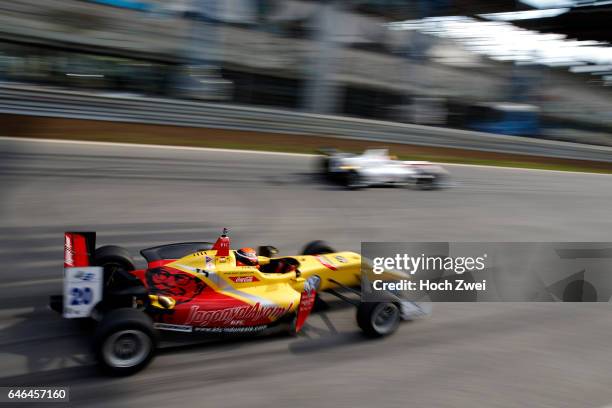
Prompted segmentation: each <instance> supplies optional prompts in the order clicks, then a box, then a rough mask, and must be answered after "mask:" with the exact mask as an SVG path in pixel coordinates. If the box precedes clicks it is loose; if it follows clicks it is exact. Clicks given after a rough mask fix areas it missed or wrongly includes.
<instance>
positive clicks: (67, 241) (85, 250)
mask: <svg viewBox="0 0 612 408" xmlns="http://www.w3.org/2000/svg"><path fill="white" fill-rule="evenodd" d="M95 248H96V233H95V232H66V233H64V291H63V292H64V293H63V297H62V303H63V304H62V315H63V316H64V317H65V318H67V319H74V318H78V317H89V316H90V315H91V312H92V310H93V309H94V307H95V306H96V304H98V302H100V301H101V300H102V290H103V282H104V268H102V267H101V266H93V265H94V253H95Z"/></svg>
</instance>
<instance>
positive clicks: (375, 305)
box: [357, 302, 401, 337]
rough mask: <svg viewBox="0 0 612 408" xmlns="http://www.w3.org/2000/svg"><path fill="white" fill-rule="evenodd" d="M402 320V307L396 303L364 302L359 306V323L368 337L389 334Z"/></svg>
mask: <svg viewBox="0 0 612 408" xmlns="http://www.w3.org/2000/svg"><path fill="white" fill-rule="evenodd" d="M400 321H401V315H400V309H399V307H398V306H397V305H396V304H395V303H391V302H364V303H360V304H359V306H358V307H357V325H358V326H359V328H360V329H361V330H362V331H363V332H364V334H365V335H366V336H368V337H384V336H389V335H391V334H393V333H394V332H395V331H396V330H397V328H398V327H399V324H400Z"/></svg>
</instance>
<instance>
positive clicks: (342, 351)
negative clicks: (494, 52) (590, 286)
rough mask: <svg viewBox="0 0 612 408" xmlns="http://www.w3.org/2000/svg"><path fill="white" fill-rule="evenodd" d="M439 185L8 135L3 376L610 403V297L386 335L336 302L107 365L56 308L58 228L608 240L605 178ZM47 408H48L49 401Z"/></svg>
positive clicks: (133, 235)
mask: <svg viewBox="0 0 612 408" xmlns="http://www.w3.org/2000/svg"><path fill="white" fill-rule="evenodd" d="M449 169H450V170H451V172H452V174H453V180H454V182H455V186H454V187H453V188H450V189H446V190H441V191H416V190H410V189H402V188H373V189H368V190H364V191H356V192H353V191H346V190H343V189H341V188H338V187H336V186H333V185H329V184H326V183H324V182H322V180H319V179H318V178H317V177H315V176H314V175H313V158H312V157H309V156H301V155H281V154H263V153H248V152H231V151H213V150H196V149H169V148H153V147H145V148H143V147H134V146H131V147H126V146H110V145H96V144H78V143H77V144H74V143H50V142H33V141H15V140H9V139H0V188H1V199H0V214H1V220H2V223H1V226H0V243H1V244H0V263H1V265H2V274H1V275H0V276H2V280H1V282H0V386H16V385H23V386H25V385H67V386H70V387H71V400H72V402H71V405H72V406H87V407H108V406H113V407H123V406H148V407H157V406H164V407H168V406H181V407H188V406H207V407H218V406H222V407H244V406H249V407H274V406H308V407H325V406H333V407H358V406H363V407H373V406H381V407H407V406H424V407H555V408H561V407H602V406H606V405H608V404H610V403H612V387H610V384H611V380H612V376H611V369H610V367H612V341H611V339H612V313H610V305H609V304H606V303H602V304H558V303H557V304H553V303H547V304H528V303H512V304H510V303H504V304H501V303H499V304H483V303H481V304H437V305H435V307H434V311H433V314H432V316H430V317H428V318H426V319H423V320H419V321H415V322H411V323H406V324H404V325H403V326H402V327H401V328H400V330H399V332H398V333H396V334H395V335H394V336H392V337H390V338H388V339H384V340H382V341H370V340H366V339H364V338H363V337H362V336H361V335H360V333H359V331H358V329H357V327H356V325H355V323H354V313H353V311H352V310H351V309H350V308H344V307H341V306H339V305H337V304H335V303H333V304H332V308H331V309H330V310H329V311H327V312H324V313H321V314H318V315H316V316H313V317H312V319H311V321H310V323H309V325H308V327H307V328H306V330H305V332H304V334H303V335H301V336H299V337H297V338H287V337H283V336H274V337H265V338H259V339H255V340H247V341H224V342H214V343H207V344H191V345H189V346H187V347H175V345H176V343H171V342H170V343H167V344H166V346H167V347H165V348H164V350H162V351H161V352H160V354H159V355H158V357H157V358H156V360H155V361H154V362H153V364H152V365H151V366H149V368H148V369H147V370H145V371H144V372H142V373H140V374H138V375H135V376H133V377H129V378H122V379H113V378H106V377H103V376H101V375H100V374H99V373H98V372H97V370H96V368H95V366H93V365H92V359H91V356H90V355H89V352H88V350H89V348H88V337H87V331H86V330H85V329H83V328H81V327H79V326H78V325H76V324H74V322H69V321H63V320H61V319H60V318H58V317H57V316H55V315H54V314H53V313H52V312H50V311H48V310H47V309H46V301H47V296H48V295H49V294H52V293H59V291H60V288H61V286H60V280H59V278H60V276H61V268H62V246H63V232H64V231H65V230H89V229H92V230H96V231H98V243H99V244H110V243H113V244H118V245H124V246H126V247H127V248H129V249H130V250H131V251H133V253H134V254H137V250H138V249H140V248H143V247H147V246H152V245H156V244H161V243H166V242H172V241H190V240H212V239H214V238H215V237H216V236H217V235H218V232H219V231H220V229H221V228H222V227H225V226H227V227H229V228H230V229H231V237H232V240H233V244H234V246H241V245H249V246H257V245H260V244H272V245H276V246H277V247H278V248H279V249H280V250H281V252H283V253H293V252H296V251H299V250H300V249H301V247H302V246H303V245H304V244H305V243H306V242H308V241H310V240H313V239H325V240H327V241H329V242H330V243H332V244H333V245H334V246H336V247H338V248H341V249H351V250H359V246H360V242H361V241H395V240H399V241H402V240H417V241H612V176H608V175H594V174H578V173H561V172H547V171H528V170H513V169H501V168H485V167H470V166H452V167H449ZM50 406H52V405H50Z"/></svg>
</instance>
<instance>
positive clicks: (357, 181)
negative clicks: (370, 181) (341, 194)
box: [346, 170, 365, 190]
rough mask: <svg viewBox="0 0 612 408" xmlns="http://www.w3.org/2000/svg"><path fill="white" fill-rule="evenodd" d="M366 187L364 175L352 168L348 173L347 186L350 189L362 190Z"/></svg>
mask: <svg viewBox="0 0 612 408" xmlns="http://www.w3.org/2000/svg"><path fill="white" fill-rule="evenodd" d="M364 187H365V184H364V183H363V180H362V177H361V176H360V175H359V173H357V172H356V171H354V170H352V171H349V172H348V173H347V174H346V188H348V189H349V190H360V189H362V188H364Z"/></svg>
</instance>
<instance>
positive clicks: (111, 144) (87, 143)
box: [0, 136, 610, 177]
mask: <svg viewBox="0 0 612 408" xmlns="http://www.w3.org/2000/svg"><path fill="white" fill-rule="evenodd" d="M4 140H5V141H15V142H30V143H50V144H51V143H56V144H73V145H83V146H105V147H137V148H140V149H145V148H147V149H166V150H185V151H204V152H219V153H234V154H260V155H277V156H295V157H315V156H317V155H315V154H308V153H287V152H268V151H263V150H240V149H222V148H216V147H190V146H168V145H157V144H141V143H118V142H117V143H116V142H91V141H85V140H62V139H36V138H29V137H11V136H0V141H4ZM438 164H442V165H444V166H449V167H473V168H483V169H490V170H491V169H504V170H513V171H515V170H519V171H531V172H540V173H560V174H587V175H596V176H604V177H610V174H606V173H590V172H581V171H563V170H546V169H529V168H524V167H505V166H495V165H491V166H486V165H482V164H459V163H445V162H438Z"/></svg>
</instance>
